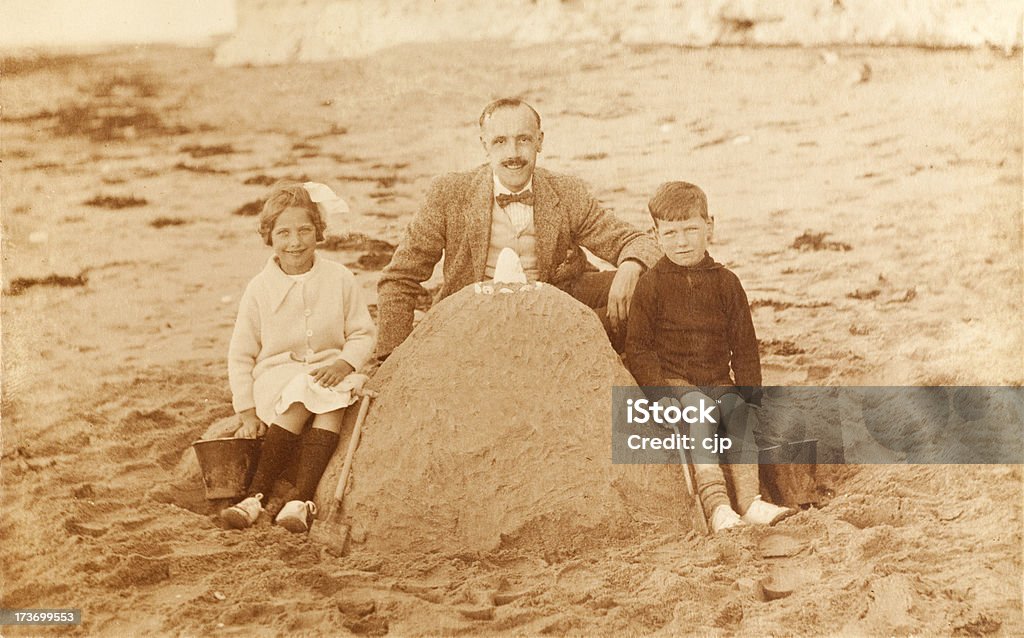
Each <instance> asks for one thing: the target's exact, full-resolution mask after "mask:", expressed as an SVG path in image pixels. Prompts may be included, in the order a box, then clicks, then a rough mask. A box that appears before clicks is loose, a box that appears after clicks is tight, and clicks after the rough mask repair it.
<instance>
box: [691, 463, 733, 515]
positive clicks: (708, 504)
mask: <svg viewBox="0 0 1024 638" xmlns="http://www.w3.org/2000/svg"><path fill="white" fill-rule="evenodd" d="M693 469H694V474H696V475H697V476H696V478H697V486H696V489H697V494H698V495H699V496H700V502H701V504H702V505H703V506H704V516H705V517H707V518H709V519H710V518H711V514H712V512H714V511H715V508H716V507H718V506H719V505H726V506H728V505H729V492H727V491H726V489H725V475H724V474H722V468H721V467H719V466H718V465H716V464H711V463H694V465H693Z"/></svg>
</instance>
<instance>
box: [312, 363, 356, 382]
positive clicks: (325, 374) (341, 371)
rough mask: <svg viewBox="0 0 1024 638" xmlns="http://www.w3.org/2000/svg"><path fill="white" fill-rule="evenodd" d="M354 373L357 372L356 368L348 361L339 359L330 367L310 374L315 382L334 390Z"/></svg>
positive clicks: (318, 369)
mask: <svg viewBox="0 0 1024 638" xmlns="http://www.w3.org/2000/svg"><path fill="white" fill-rule="evenodd" d="M353 372H355V368H353V367H352V365H351V364H349V362H348V361H342V360H341V359H338V360H337V361H335V362H334V363H332V364H331V365H329V366H324V367H322V368H317V369H316V370H313V371H312V372H310V373H309V376H311V377H313V380H314V381H316V382H317V383H319V384H320V385H322V386H323V387H325V388H333V387H334V386H336V385H338V384H339V383H341V382H342V380H343V379H344V378H345V377H347V376H348V375H350V374H352V373H353Z"/></svg>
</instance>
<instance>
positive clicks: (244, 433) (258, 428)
mask: <svg viewBox="0 0 1024 638" xmlns="http://www.w3.org/2000/svg"><path fill="white" fill-rule="evenodd" d="M238 420H239V421H240V422H241V423H242V425H241V426H239V428H238V429H237V430H235V438H236V439H255V438H257V437H259V436H262V435H263V434H264V433H266V431H267V426H266V425H264V424H263V421H260V418H259V417H258V416H256V408H249V409H248V410H245V411H244V412H239V413H238Z"/></svg>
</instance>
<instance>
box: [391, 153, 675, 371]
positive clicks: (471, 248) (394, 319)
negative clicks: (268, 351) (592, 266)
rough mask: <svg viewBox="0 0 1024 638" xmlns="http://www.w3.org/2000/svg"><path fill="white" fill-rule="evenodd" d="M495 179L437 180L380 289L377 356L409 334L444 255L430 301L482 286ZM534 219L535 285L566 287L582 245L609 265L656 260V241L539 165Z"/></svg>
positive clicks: (469, 175)
mask: <svg viewBox="0 0 1024 638" xmlns="http://www.w3.org/2000/svg"><path fill="white" fill-rule="evenodd" d="M493 191H494V178H493V177H492V173H491V168H490V166H489V165H486V164H485V165H482V166H480V167H478V168H477V169H475V170H472V171H468V172H464V173H449V174H447V175H443V176H441V177H438V178H437V179H435V180H434V181H433V182H432V183H431V185H430V188H429V190H428V191H427V195H426V200H425V202H424V204H423V206H422V207H421V208H420V210H419V211H418V212H417V213H416V215H415V216H414V217H413V219H412V221H411V222H410V223H409V226H408V228H407V229H406V231H405V235H404V237H403V238H402V242H401V243H400V244H399V246H398V249H397V250H396V251H395V254H394V256H393V257H392V258H391V263H390V264H388V265H387V267H386V268H385V269H384V272H383V273H382V274H381V278H380V282H379V283H378V285H377V292H378V309H379V323H380V325H379V333H378V339H377V353H378V355H385V354H389V353H390V352H391V351H392V350H393V349H394V348H396V347H398V345H399V344H401V343H402V341H404V340H405V338H406V337H407V336H409V333H410V332H411V331H412V321H413V308H414V307H415V304H416V300H417V298H418V297H420V296H421V295H422V294H423V288H422V286H421V283H422V282H424V281H426V280H427V279H429V278H430V275H431V274H432V273H433V270H434V266H435V265H436V264H437V262H438V261H439V260H440V259H441V255H442V252H443V253H444V269H443V272H444V284H443V285H442V287H441V289H440V291H439V292H438V295H437V297H436V299H435V301H438V300H440V299H443V298H444V297H447V296H448V295H450V294H452V293H453V292H457V291H459V290H461V289H462V288H464V287H465V286H467V285H469V284H472V283H475V282H478V281H482V280H483V278H484V268H485V267H486V261H487V248H488V244H489V242H490V231H491V202H492V200H493V197H494V194H493ZM533 193H534V205H533V222H534V230H535V232H536V252H537V269H538V270H539V271H540V275H539V280H540V281H544V282H548V283H551V284H553V285H556V286H559V287H561V288H563V289H567V288H568V287H569V286H570V285H571V284H572V283H573V282H574V281H575V280H576V279H577V278H578V277H579V276H580V274H581V273H582V272H584V271H585V270H586V269H587V261H586V256H585V255H584V254H583V251H582V250H580V246H584V247H586V248H587V249H588V250H590V251H591V252H593V253H594V254H595V255H597V256H598V257H600V258H601V259H604V260H605V261H608V262H611V263H613V264H616V265H618V264H621V263H622V262H623V261H625V260H626V259H635V260H637V261H640V262H641V263H643V264H644V265H645V266H646V267H647V268H650V267H651V266H653V265H654V264H655V263H657V261H658V259H659V258H660V257H661V251H660V250H659V249H658V246H657V244H656V243H655V241H654V239H653V238H652V237H651V236H649V235H647V234H645V233H642V232H640V231H639V230H637V229H635V228H633V227H632V226H630V225H629V224H627V223H625V222H623V221H621V220H619V219H617V218H616V217H615V216H614V215H613V214H612V213H610V212H608V211H606V210H604V209H602V208H601V206H600V204H598V202H597V200H595V199H594V198H593V197H591V196H590V194H589V193H588V192H587V189H586V187H585V186H584V184H583V182H582V181H581V180H579V179H577V178H575V177H569V176H566V175H560V174H557V173H552V172H550V171H547V170H544V169H542V168H537V169H535V171H534V174H533Z"/></svg>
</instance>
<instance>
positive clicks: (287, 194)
mask: <svg viewBox="0 0 1024 638" xmlns="http://www.w3.org/2000/svg"><path fill="white" fill-rule="evenodd" d="M293 206H294V207H297V208H302V209H304V210H305V211H306V212H307V213H309V219H310V221H312V222H313V226H315V227H316V240H317V241H323V240H324V230H325V229H326V228H327V222H326V221H325V220H324V217H323V215H321V214H320V208H319V207H318V206H317V205H316V204H315V203H313V200H312V199H310V197H309V191H307V190H306V187H305V186H303V185H302V183H301V182H295V181H291V180H281V181H279V182H277V183H275V184H274V185H273V186H271V187H270V194H269V195H267V201H266V202H264V203H263V209H262V210H261V211H260V227H259V232H260V235H261V236H262V237H263V241H264V243H266V244H267V245H268V246H270V245H271V242H270V233H272V232H273V231H274V224H276V223H277V218H278V217H280V216H281V213H283V212H284V211H285V210H286V209H288V208H291V207H293Z"/></svg>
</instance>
